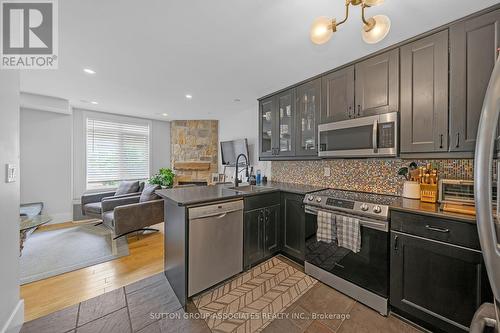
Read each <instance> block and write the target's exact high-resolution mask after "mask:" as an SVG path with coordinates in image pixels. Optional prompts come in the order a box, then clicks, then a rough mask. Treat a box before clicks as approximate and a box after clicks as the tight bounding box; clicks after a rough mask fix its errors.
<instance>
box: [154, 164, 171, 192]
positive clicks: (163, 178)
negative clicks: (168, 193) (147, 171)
mask: <svg viewBox="0 0 500 333" xmlns="http://www.w3.org/2000/svg"><path fill="white" fill-rule="evenodd" d="M174 177H175V174H174V172H173V171H172V169H170V168H161V169H160V170H159V171H158V173H156V174H155V175H154V176H152V177H151V178H149V183H150V184H155V185H160V186H161V187H163V188H170V187H172V186H173V185H174Z"/></svg>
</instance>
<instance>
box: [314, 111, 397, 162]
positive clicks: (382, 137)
mask: <svg viewBox="0 0 500 333" xmlns="http://www.w3.org/2000/svg"><path fill="white" fill-rule="evenodd" d="M318 142H319V152H318V156H319V157H394V156H397V154H398V113H397V112H391V113H385V114H380V115H376V116H369V117H362V118H356V119H349V120H344V121H337V122H333V123H328V124H321V125H319V126H318Z"/></svg>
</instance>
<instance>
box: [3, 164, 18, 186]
mask: <svg viewBox="0 0 500 333" xmlns="http://www.w3.org/2000/svg"><path fill="white" fill-rule="evenodd" d="M5 169H6V172H7V176H6V179H5V181H6V183H13V182H15V181H16V176H17V175H16V173H17V172H16V171H17V168H16V165H15V164H7V165H6V167H5Z"/></svg>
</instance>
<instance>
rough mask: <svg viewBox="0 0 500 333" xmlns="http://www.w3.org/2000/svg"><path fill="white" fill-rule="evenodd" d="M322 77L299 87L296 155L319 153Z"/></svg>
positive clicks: (314, 154)
mask: <svg viewBox="0 0 500 333" xmlns="http://www.w3.org/2000/svg"><path fill="white" fill-rule="evenodd" d="M320 94H321V79H316V80H313V81H310V82H307V83H305V84H303V85H301V86H299V87H298V88H297V121H296V148H295V149H296V150H295V155H296V156H316V155H317V154H318V144H317V140H318V132H317V131H318V125H317V121H318V119H319V112H320V100H321V96H320Z"/></svg>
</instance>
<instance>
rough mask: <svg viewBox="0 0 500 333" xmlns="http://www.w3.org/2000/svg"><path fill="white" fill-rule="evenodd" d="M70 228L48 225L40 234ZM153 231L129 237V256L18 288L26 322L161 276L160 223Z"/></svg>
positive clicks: (161, 239)
mask: <svg viewBox="0 0 500 333" xmlns="http://www.w3.org/2000/svg"><path fill="white" fill-rule="evenodd" d="M71 225H72V223H68V224H66V225H62V226H61V225H58V226H50V225H49V226H46V227H43V228H41V229H40V231H43V230H44V229H53V228H60V227H69V226H71ZM154 228H156V229H159V230H160V232H157V233H153V234H148V235H140V236H130V237H128V243H129V249H130V254H129V255H128V256H125V257H121V258H118V259H116V260H112V261H108V262H105V263H102V264H98V265H95V266H90V267H86V268H82V269H79V270H76V271H73V272H68V273H65V274H61V275H58V276H54V277H51V278H48V279H45V280H40V281H36V282H33V283H29V284H26V285H23V286H21V298H23V299H24V307H25V308H24V311H25V321H30V320H33V319H35V318H39V317H42V316H45V315H47V314H49V313H52V312H55V311H57V310H60V309H63V308H66V307H68V306H70V305H74V304H78V303H80V302H82V301H85V300H88V299H90V298H93V297H95V296H98V295H101V294H104V293H105V292H108V291H111V290H114V289H118V288H121V287H123V286H125V285H128V284H130V283H132V282H135V281H139V280H141V279H144V278H146V277H148V276H151V275H154V274H156V273H159V272H162V271H163V230H164V229H163V223H161V224H158V225H156V226H154ZM37 232H39V231H37Z"/></svg>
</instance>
